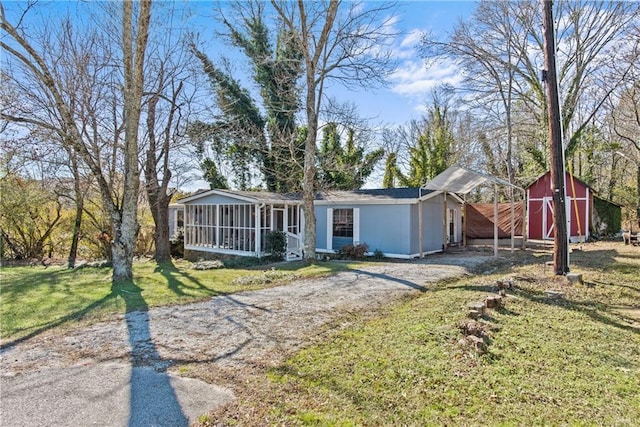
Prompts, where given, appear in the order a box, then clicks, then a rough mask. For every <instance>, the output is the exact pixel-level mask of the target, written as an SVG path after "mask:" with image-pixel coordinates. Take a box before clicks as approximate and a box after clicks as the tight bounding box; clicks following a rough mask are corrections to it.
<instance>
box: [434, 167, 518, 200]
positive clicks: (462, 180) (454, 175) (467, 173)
mask: <svg viewBox="0 0 640 427" xmlns="http://www.w3.org/2000/svg"><path fill="white" fill-rule="evenodd" d="M484 184H497V185H505V186H509V187H514V188H520V187H517V186H515V185H513V184H511V183H509V182H508V181H505V180H503V179H500V178H496V177H495V176H491V175H485V174H483V173H480V172H475V171H472V170H470V169H467V168H463V167H462V166H451V167H450V168H448V169H447V170H445V171H444V172H442V173H441V174H440V175H438V176H436V177H435V178H433V179H432V180H431V181H429V182H428V183H426V184H425V185H423V186H422V188H424V189H427V190H438V191H448V192H450V193H458V194H467V193H469V192H471V191H472V190H473V189H474V188H476V187H477V186H479V185H484Z"/></svg>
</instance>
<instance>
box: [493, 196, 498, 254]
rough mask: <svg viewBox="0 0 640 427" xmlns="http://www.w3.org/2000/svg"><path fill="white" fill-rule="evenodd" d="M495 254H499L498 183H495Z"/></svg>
mask: <svg viewBox="0 0 640 427" xmlns="http://www.w3.org/2000/svg"><path fill="white" fill-rule="evenodd" d="M493 256H494V257H497V256H498V184H493Z"/></svg>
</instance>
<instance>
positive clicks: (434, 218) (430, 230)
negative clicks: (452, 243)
mask: <svg viewBox="0 0 640 427" xmlns="http://www.w3.org/2000/svg"><path fill="white" fill-rule="evenodd" d="M418 215H419V208H418V205H414V206H412V209H411V227H412V229H413V230H415V233H413V234H412V239H411V253H412V254H419V253H420V233H419V230H420V224H419V216H418ZM443 217H444V208H443V206H442V196H436V197H434V198H432V199H428V200H425V201H424V202H422V252H425V253H429V252H434V251H440V250H442V243H443V242H442V238H443V233H444V231H443Z"/></svg>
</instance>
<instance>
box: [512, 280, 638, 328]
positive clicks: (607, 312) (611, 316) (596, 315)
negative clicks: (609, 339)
mask: <svg viewBox="0 0 640 427" xmlns="http://www.w3.org/2000/svg"><path fill="white" fill-rule="evenodd" d="M517 295H518V296H519V297H522V298H526V299H528V300H529V301H532V302H536V303H539V304H545V305H550V306H556V307H560V308H565V309H567V310H572V311H575V312H578V313H581V314H585V315H587V316H588V317H590V318H591V319H593V320H595V321H596V322H599V323H603V324H605V325H607V326H613V327H615V328H618V329H622V330H625V331H628V332H633V333H634V334H640V329H638V328H635V327H633V326H631V325H628V324H625V323H623V322H621V321H619V319H620V317H621V316H619V315H618V314H616V312H615V307H611V306H609V305H608V304H604V303H602V302H593V301H586V302H581V301H574V300H570V299H566V298H550V297H548V296H546V295H545V294H544V293H542V292H535V291H529V290H526V289H521V288H519V289H518V290H517ZM595 305H597V306H598V308H596V307H594V306H595Z"/></svg>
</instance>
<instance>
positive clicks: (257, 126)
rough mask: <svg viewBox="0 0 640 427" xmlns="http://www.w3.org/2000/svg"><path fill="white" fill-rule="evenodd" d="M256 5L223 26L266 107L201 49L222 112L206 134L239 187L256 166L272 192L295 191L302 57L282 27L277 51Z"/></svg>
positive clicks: (299, 165) (299, 147)
mask: <svg viewBox="0 0 640 427" xmlns="http://www.w3.org/2000/svg"><path fill="white" fill-rule="evenodd" d="M254 6H255V7H253V8H249V9H248V11H247V12H246V15H245V14H243V13H242V11H238V12H237V13H238V15H239V16H238V17H239V18H240V19H238V20H237V22H236V21H234V22H231V21H228V20H226V19H223V24H224V25H225V27H226V28H227V30H228V37H229V40H230V43H231V44H232V45H233V46H235V47H237V48H239V49H241V50H242V52H243V53H244V54H245V55H246V57H247V59H248V60H249V61H250V63H251V65H252V70H253V73H252V78H253V80H254V82H255V83H256V84H257V85H258V86H259V88H260V97H261V103H260V104H259V103H258V101H257V100H255V99H253V98H252V97H251V95H250V94H249V91H248V90H247V89H246V88H243V87H242V85H241V84H240V82H239V81H238V80H236V79H234V78H233V77H232V76H231V74H230V73H229V72H226V71H223V70H222V69H221V68H220V67H218V66H216V65H215V64H214V63H213V62H212V61H211V60H210V59H209V58H208V57H207V56H206V55H205V54H204V53H202V52H201V51H198V50H197V49H196V55H197V57H198V58H199V59H200V60H201V62H202V64H203V66H204V71H205V73H206V74H207V76H208V77H209V80H210V81H211V83H212V86H213V90H214V93H215V96H216V104H217V106H218V108H219V109H220V110H221V112H222V114H221V116H220V117H218V118H216V120H215V122H214V123H210V124H209V125H208V130H207V133H208V134H209V137H210V138H211V142H212V143H213V144H214V145H215V147H216V149H217V150H222V151H224V153H225V155H226V156H227V157H228V158H229V162H230V163H231V165H232V169H233V171H234V173H235V175H236V185H237V186H239V187H241V188H242V187H247V186H249V185H250V171H251V169H252V164H256V163H257V165H258V167H259V169H260V172H261V175H262V179H263V181H264V183H265V186H266V187H267V190H269V191H277V192H288V191H296V190H299V189H300V188H299V185H300V181H301V178H302V162H303V152H304V147H303V145H304V142H303V141H302V142H301V141H300V140H299V138H298V136H299V135H298V131H297V125H296V120H295V115H296V113H297V112H298V109H299V93H298V89H297V83H298V80H299V77H300V75H301V72H302V69H301V53H300V49H299V48H298V46H297V45H296V44H295V40H296V39H295V38H294V37H292V36H291V34H289V33H288V32H287V31H286V30H283V29H281V30H279V31H278V35H277V37H276V46H275V48H274V47H273V45H272V42H271V39H270V33H269V29H268V27H267V25H266V24H265V22H264V19H263V9H262V6H261V4H260V3H257V4H255V5H254ZM259 105H262V106H263V107H264V112H262V111H261V109H260V107H259ZM200 127H201V128H202V127H204V126H202V124H201V126H200Z"/></svg>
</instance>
